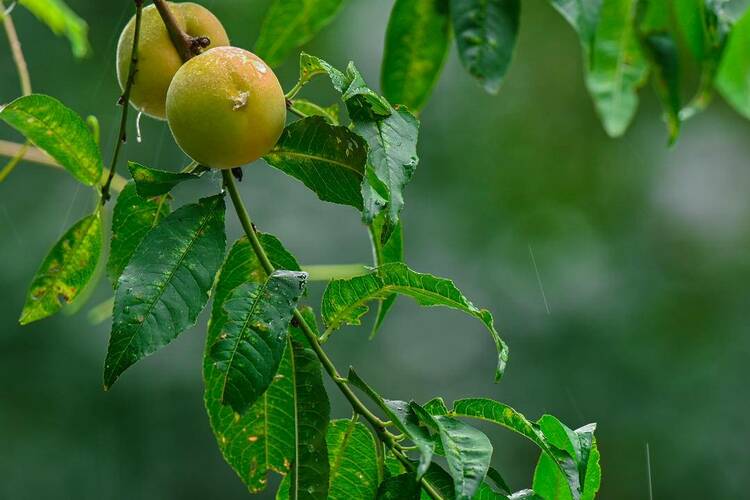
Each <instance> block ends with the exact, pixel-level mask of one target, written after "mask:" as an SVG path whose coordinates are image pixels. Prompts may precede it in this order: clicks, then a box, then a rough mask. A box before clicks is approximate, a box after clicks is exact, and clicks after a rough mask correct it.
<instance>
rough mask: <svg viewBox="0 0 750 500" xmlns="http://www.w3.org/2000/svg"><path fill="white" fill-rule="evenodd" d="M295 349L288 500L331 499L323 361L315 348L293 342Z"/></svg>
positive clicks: (329, 408) (328, 415)
mask: <svg viewBox="0 0 750 500" xmlns="http://www.w3.org/2000/svg"><path fill="white" fill-rule="evenodd" d="M289 348H290V349H292V350H293V356H292V360H293V367H292V374H293V377H294V382H295V386H294V398H293V400H294V402H295V416H296V419H295V420H296V421H295V433H296V437H297V443H296V447H295V454H294V459H293V460H292V467H291V470H290V472H289V476H290V479H289V488H290V493H289V498H292V499H294V498H309V499H321V500H324V499H326V498H328V480H329V471H330V466H329V464H328V447H327V444H326V429H327V427H328V419H329V418H330V414H331V406H330V403H329V402H328V396H327V395H326V390H325V387H324V386H323V378H322V376H321V373H320V362H319V361H318V357H317V356H316V355H315V352H313V350H312V349H310V348H307V347H304V346H303V345H302V344H300V343H298V342H295V341H291V345H290V347H289Z"/></svg>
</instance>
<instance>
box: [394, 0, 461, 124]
mask: <svg viewBox="0 0 750 500" xmlns="http://www.w3.org/2000/svg"><path fill="white" fill-rule="evenodd" d="M450 26H451V25H450V13H449V0H396V3H395V4H394V5H393V9H392V10H391V15H390V19H389V20H388V29H387V31H386V34H385V52H384V55H383V64H382V69H381V74H380V75H381V76H380V80H381V82H382V87H383V93H384V94H385V96H386V97H387V98H388V100H389V101H390V102H393V103H399V104H403V105H405V106H407V107H409V109H412V110H414V111H419V110H421V109H422V107H423V106H424V104H425V103H426V102H427V99H428V98H429V96H430V93H431V92H432V88H433V87H434V86H435V83H436V82H437V80H438V78H439V77H440V72H441V71H442V69H443V65H444V63H445V59H446V57H447V55H448V49H449V45H450V36H451V31H450Z"/></svg>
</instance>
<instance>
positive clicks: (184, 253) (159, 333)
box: [104, 195, 226, 387]
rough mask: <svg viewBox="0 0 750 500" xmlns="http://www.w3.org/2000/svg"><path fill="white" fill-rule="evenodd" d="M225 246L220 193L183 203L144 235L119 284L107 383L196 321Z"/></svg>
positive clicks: (107, 359)
mask: <svg viewBox="0 0 750 500" xmlns="http://www.w3.org/2000/svg"><path fill="white" fill-rule="evenodd" d="M225 246H226V236H225V234H224V199H223V197H222V196H220V195H217V196H213V197H211V198H204V199H202V200H200V201H199V202H198V203H196V204H192V205H186V206H184V207H181V208H180V209H178V210H176V211H175V212H173V213H172V214H170V215H169V216H167V217H166V218H165V219H164V220H163V221H162V222H161V223H159V225H158V226H156V227H155V228H154V229H153V230H152V231H150V232H149V233H148V234H147V235H146V237H144V238H143V240H142V241H141V243H140V245H138V248H136V251H135V253H134V254H133V256H132V257H131V259H130V262H129V263H128V265H127V266H126V267H125V270H124V271H123V273H122V275H121V276H120V279H119V280H118V282H117V289H116V291H115V307H114V318H113V324H112V335H111V337H110V341H109V349H108V350H107V358H106V360H105V363H104V386H105V387H111V386H112V384H113V383H114V382H115V381H116V380H117V378H118V377H119V376H120V374H122V372H123V371H125V370H126V369H127V368H128V367H130V366H131V365H133V364H134V363H136V362H137V361H139V360H140V359H142V358H143V357H145V356H148V355H150V354H153V353H154V352H156V351H157V350H159V349H161V348H162V347H164V346H166V345H167V344H169V343H170V342H172V341H173V340H174V339H175V338H177V336H178V335H179V334H180V333H182V332H183V331H184V330H185V329H187V328H188V327H190V326H192V325H193V324H195V320H196V319H197V317H198V314H199V313H200V312H201V310H202V309H203V307H204V306H205V305H206V301H207V300H208V293H209V291H210V289H211V285H212V284H213V281H214V276H215V275H216V272H217V271H218V270H219V266H220V265H221V261H222V258H223V257H224V249H225Z"/></svg>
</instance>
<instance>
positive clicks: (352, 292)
mask: <svg viewBox="0 0 750 500" xmlns="http://www.w3.org/2000/svg"><path fill="white" fill-rule="evenodd" d="M394 293H397V294H400V295H407V296H409V297H412V298H413V299H414V300H416V301H417V303H418V304H420V305H422V306H443V307H449V308H451V309H456V310H458V311H462V312H465V313H467V314H470V315H471V316H474V317H475V318H477V319H478V320H480V321H481V322H482V324H483V325H484V326H485V327H486V328H487V331H488V332H489V333H490V335H491V336H492V339H493V341H494V342H495V346H496V348H497V351H498V364H497V370H496V373H495V378H496V380H499V379H500V378H501V377H502V374H503V372H504V370H505V364H506V362H507V360H508V347H507V346H506V345H505V343H504V342H503V341H502V339H501V338H500V335H499V334H498V333H497V331H496V330H495V327H494V322H493V318H492V314H490V312H489V311H487V310H485V309H478V308H477V307H476V306H474V304H472V303H471V302H469V300H468V299H467V298H466V297H464V296H463V294H461V292H460V291H459V290H458V288H456V286H455V285H454V284H453V282H452V281H450V280H447V279H443V278H438V277H436V276H432V275H430V274H422V273H417V272H415V271H412V270H411V269H409V268H408V267H406V265H405V264H400V263H394V264H386V265H384V266H381V267H379V268H377V269H375V270H374V271H373V272H372V273H370V274H366V275H364V276H357V277H355V278H352V279H349V280H335V281H331V282H330V283H329V284H328V287H327V288H326V291H325V293H324V295H323V301H322V305H321V311H322V315H323V321H324V322H325V324H326V327H327V328H328V329H329V330H336V329H338V328H340V327H341V326H343V325H345V324H348V325H358V324H360V318H361V317H362V316H363V315H364V314H365V313H367V311H368V305H367V303H368V302H370V301H372V300H384V299H385V298H387V297H388V296H390V295H391V294H394Z"/></svg>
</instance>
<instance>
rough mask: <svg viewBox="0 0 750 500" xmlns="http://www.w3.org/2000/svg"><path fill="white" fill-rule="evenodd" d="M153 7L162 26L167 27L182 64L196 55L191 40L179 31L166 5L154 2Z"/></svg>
mask: <svg viewBox="0 0 750 500" xmlns="http://www.w3.org/2000/svg"><path fill="white" fill-rule="evenodd" d="M154 5H155V6H156V10H158V11H159V15H160V16H161V18H162V20H164V25H165V26H166V27H167V32H168V33H169V38H170V39H171V40H172V44H173V45H174V48H175V49H176V50H177V53H178V54H180V57H181V58H182V62H185V61H187V60H188V59H190V58H191V57H193V56H194V55H196V52H195V49H194V47H195V44H194V43H193V38H192V37H191V36H189V35H188V34H187V33H185V32H184V31H182V30H181V29H180V26H179V25H178V24H177V20H176V19H175V17H174V14H173V13H172V11H171V10H170V8H169V6H168V5H167V3H166V2H165V1H164V0H154ZM207 45H208V44H207Z"/></svg>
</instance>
